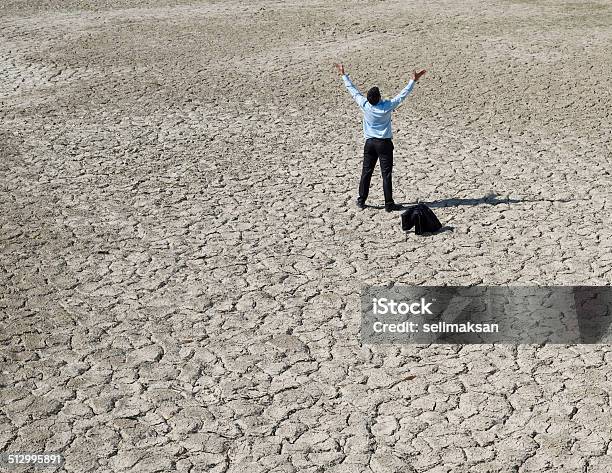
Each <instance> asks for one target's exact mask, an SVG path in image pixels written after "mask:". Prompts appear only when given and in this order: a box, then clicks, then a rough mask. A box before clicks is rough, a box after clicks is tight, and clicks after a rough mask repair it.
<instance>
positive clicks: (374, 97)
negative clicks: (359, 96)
mask: <svg viewBox="0 0 612 473" xmlns="http://www.w3.org/2000/svg"><path fill="white" fill-rule="evenodd" d="M368 102H370V103H371V104H372V105H376V104H377V103H378V102H380V90H378V87H372V88H371V89H370V90H368Z"/></svg>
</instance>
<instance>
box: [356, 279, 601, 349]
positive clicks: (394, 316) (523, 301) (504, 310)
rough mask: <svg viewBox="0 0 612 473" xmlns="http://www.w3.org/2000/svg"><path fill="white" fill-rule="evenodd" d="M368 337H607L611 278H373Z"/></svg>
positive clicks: (364, 296)
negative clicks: (590, 282) (443, 281)
mask: <svg viewBox="0 0 612 473" xmlns="http://www.w3.org/2000/svg"><path fill="white" fill-rule="evenodd" d="M361 306H362V326H361V337H362V341H363V342H364V343H373V344H374V343H453V344H454V343H460V344H467V343H512V344H518V343H536V344H542V343H562V344H571V343H610V342H611V341H612V334H611V331H610V328H611V326H612V323H611V322H612V287H610V286H550V287H527V286H521V287H518V286H508V287H498V286H473V287H451V286H427V287H423V286H417V287H412V286H397V285H394V286H370V287H364V288H363V289H362V293H361Z"/></svg>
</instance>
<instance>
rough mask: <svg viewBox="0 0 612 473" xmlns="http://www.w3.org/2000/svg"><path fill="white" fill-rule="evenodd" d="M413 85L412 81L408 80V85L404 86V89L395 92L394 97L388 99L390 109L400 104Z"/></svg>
mask: <svg viewBox="0 0 612 473" xmlns="http://www.w3.org/2000/svg"><path fill="white" fill-rule="evenodd" d="M413 87H414V81H413V80H411V81H410V82H408V85H407V86H406V87H404V89H403V90H402V91H401V92H400V93H399V94H397V95H396V96H395V97H393V98H392V99H391V100H389V102H391V110H395V109H396V108H397V107H399V106H400V105H401V103H402V102H403V101H404V99H405V98H406V97H408V95H409V94H410V92H412V89H413Z"/></svg>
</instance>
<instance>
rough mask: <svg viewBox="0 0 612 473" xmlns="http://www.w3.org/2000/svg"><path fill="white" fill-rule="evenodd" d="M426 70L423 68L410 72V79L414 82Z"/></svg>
mask: <svg viewBox="0 0 612 473" xmlns="http://www.w3.org/2000/svg"><path fill="white" fill-rule="evenodd" d="M426 72H427V71H426V70H425V69H423V70H422V71H420V72H417V71H414V72H413V73H412V80H413V81H415V82H416V81H418V80H419V79H420V78H421V77H422V76H423V75H425V73H426Z"/></svg>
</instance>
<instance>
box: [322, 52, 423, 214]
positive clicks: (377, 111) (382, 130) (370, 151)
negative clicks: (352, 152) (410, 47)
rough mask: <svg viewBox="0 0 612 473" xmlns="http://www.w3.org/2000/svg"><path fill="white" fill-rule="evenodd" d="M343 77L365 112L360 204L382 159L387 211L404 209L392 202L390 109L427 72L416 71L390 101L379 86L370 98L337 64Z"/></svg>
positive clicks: (393, 107) (362, 202) (366, 194)
mask: <svg viewBox="0 0 612 473" xmlns="http://www.w3.org/2000/svg"><path fill="white" fill-rule="evenodd" d="M334 65H335V66H336V69H338V72H339V73H340V75H341V76H342V79H343V80H344V85H345V86H346V88H347V90H348V91H349V93H350V94H351V96H352V97H353V99H355V102H357V105H359V107H360V108H361V110H362V112H363V135H364V137H365V140H366V141H365V146H364V148H363V169H362V171H361V181H360V182H359V197H358V198H357V207H359V208H360V209H365V207H366V205H365V203H366V199H367V198H368V193H369V191H370V181H371V180H372V173H373V172H374V167H375V166H376V161H377V160H378V159H380V172H381V174H382V179H383V192H384V194H385V210H386V211H387V212H391V211H393V210H401V209H402V207H401V206H399V205H397V204H396V203H395V202H394V201H393V189H392V185H391V174H392V172H393V141H392V138H393V132H392V130H391V112H392V111H393V110H395V109H396V108H397V107H399V106H400V104H401V103H402V102H403V101H404V99H405V98H406V97H408V94H409V93H410V92H411V91H412V88H413V87H414V84H415V83H416V82H417V81H418V80H419V79H420V78H421V77H422V76H423V74H425V70H422V71H421V72H417V71H414V73H413V74H412V80H411V81H410V82H408V85H407V86H406V87H405V88H404V90H402V91H401V92H400V93H399V94H397V95H396V96H395V97H393V98H392V99H391V100H382V99H381V96H380V90H379V89H378V87H372V88H371V89H370V90H368V94H367V99H366V97H364V96H363V95H362V94H361V93H360V92H359V90H357V88H356V87H355V86H354V85H353V83H352V82H351V79H349V76H348V74H345V73H344V66H343V65H342V64H334Z"/></svg>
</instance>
